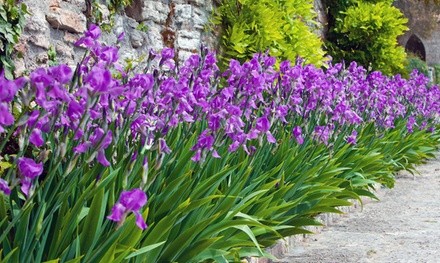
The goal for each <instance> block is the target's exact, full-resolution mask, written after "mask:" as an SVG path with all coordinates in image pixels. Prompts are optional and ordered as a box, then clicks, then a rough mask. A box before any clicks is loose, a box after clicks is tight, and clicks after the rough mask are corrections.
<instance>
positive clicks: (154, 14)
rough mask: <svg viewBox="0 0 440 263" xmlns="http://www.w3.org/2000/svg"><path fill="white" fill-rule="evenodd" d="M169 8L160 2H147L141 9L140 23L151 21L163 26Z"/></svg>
mask: <svg viewBox="0 0 440 263" xmlns="http://www.w3.org/2000/svg"><path fill="white" fill-rule="evenodd" d="M169 12H170V8H169V6H168V5H166V4H164V3H162V2H156V1H147V2H146V4H145V6H144V7H143V8H142V15H141V19H140V21H145V20H151V21H154V22H156V23H159V24H165V22H166V20H167V17H168V14H169Z"/></svg>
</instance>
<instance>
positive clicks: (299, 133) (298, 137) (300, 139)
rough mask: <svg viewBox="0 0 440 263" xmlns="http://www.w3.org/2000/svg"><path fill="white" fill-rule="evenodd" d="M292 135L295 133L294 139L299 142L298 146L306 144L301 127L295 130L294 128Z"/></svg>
mask: <svg viewBox="0 0 440 263" xmlns="http://www.w3.org/2000/svg"><path fill="white" fill-rule="evenodd" d="M292 133H293V137H295V140H296V141H297V142H298V144H303V143H304V138H303V135H302V130H301V127H299V126H296V127H295V128H293V131H292Z"/></svg>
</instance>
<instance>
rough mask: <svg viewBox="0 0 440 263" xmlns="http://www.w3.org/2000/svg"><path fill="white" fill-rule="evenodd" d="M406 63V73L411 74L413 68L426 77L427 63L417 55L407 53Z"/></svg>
mask: <svg viewBox="0 0 440 263" xmlns="http://www.w3.org/2000/svg"><path fill="white" fill-rule="evenodd" d="M406 63H407V64H406V71H407V72H408V75H409V74H411V72H412V71H413V70H414V69H417V70H418V71H419V72H420V73H422V74H423V75H425V76H427V77H428V65H426V62H425V61H423V60H421V59H420V58H419V57H417V56H412V55H409V56H408V58H407V62H406Z"/></svg>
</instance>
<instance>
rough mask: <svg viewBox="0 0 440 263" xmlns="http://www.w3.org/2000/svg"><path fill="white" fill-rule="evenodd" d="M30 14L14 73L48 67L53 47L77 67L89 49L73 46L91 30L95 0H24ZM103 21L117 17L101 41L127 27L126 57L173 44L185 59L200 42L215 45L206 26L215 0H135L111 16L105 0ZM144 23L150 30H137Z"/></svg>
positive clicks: (112, 39)
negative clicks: (123, 10)
mask: <svg viewBox="0 0 440 263" xmlns="http://www.w3.org/2000/svg"><path fill="white" fill-rule="evenodd" d="M22 2H23V3H25V4H26V5H27V6H28V9H29V12H30V15H28V16H27V17H26V25H25V28H24V32H23V34H22V37H21V39H20V43H19V44H18V45H16V48H15V51H16V52H15V54H14V56H15V65H16V70H15V75H21V74H23V73H25V72H26V71H28V70H33V69H35V68H37V67H40V66H46V65H47V64H48V62H49V56H48V50H49V49H50V48H51V49H54V50H55V51H56V54H57V61H58V62H60V63H67V64H69V65H72V66H74V65H75V64H76V62H78V61H79V60H80V59H81V57H82V56H83V54H84V50H83V49H82V48H78V47H75V46H74V43H75V42H76V40H77V39H78V38H79V37H80V36H81V35H82V34H83V33H84V31H86V29H87V25H88V21H90V19H87V17H88V16H90V6H89V5H88V4H87V3H90V1H88V0H38V1H35V0H23V1H22ZM99 8H100V10H101V13H102V14H103V19H104V22H109V19H113V23H114V26H113V27H112V29H111V31H110V32H104V34H103V37H102V40H103V41H104V42H105V43H106V44H115V43H116V40H117V36H118V35H119V34H120V33H122V32H125V39H124V41H123V42H122V45H121V51H120V55H121V57H122V58H139V57H140V56H141V55H142V54H148V51H149V50H150V49H154V50H156V51H158V50H161V49H162V48H163V47H165V46H168V47H173V48H175V49H176V51H177V56H178V58H179V59H180V60H183V59H184V58H186V57H188V56H189V55H190V54H191V53H194V52H198V50H199V49H200V46H201V44H202V43H203V44H204V45H207V46H208V47H210V48H214V45H215V38H214V36H213V35H212V34H210V33H208V31H207V30H205V25H206V24H207V22H208V19H209V16H210V15H211V12H212V9H213V0H133V4H132V5H131V6H130V7H127V8H126V10H125V12H120V14H116V15H114V16H113V17H112V18H110V17H109V15H110V12H109V10H108V9H107V7H106V6H105V5H104V4H101V5H99ZM140 23H142V24H143V25H144V26H145V27H146V30H138V29H137V28H138V26H139V24H140Z"/></svg>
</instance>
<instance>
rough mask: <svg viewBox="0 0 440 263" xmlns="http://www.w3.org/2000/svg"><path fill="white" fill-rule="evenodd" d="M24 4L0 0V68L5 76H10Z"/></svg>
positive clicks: (25, 9)
mask: <svg viewBox="0 0 440 263" xmlns="http://www.w3.org/2000/svg"><path fill="white" fill-rule="evenodd" d="M27 13H28V12H27V7H26V5H25V4H17V3H16V1H15V0H6V1H4V2H3V1H1V5H0V70H1V69H3V70H4V71H5V76H6V77H7V78H12V72H13V71H14V65H13V63H12V60H11V55H12V51H13V50H14V45H15V44H17V43H18V38H19V37H20V35H21V32H22V30H23V24H24V15H25V14H27Z"/></svg>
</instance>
